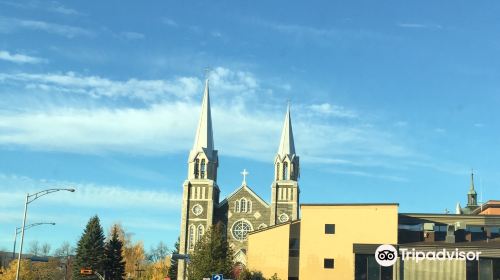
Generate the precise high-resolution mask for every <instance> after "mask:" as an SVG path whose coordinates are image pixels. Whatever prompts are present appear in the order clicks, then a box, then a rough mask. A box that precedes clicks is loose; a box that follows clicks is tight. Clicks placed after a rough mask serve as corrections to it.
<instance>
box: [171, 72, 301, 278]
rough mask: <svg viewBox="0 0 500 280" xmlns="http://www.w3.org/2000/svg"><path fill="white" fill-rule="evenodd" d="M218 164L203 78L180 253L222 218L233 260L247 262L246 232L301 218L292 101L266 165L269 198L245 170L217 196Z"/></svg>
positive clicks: (180, 274)
mask: <svg viewBox="0 0 500 280" xmlns="http://www.w3.org/2000/svg"><path fill="white" fill-rule="evenodd" d="M276 140H278V139H276ZM276 143H278V141H276ZM218 166H219V157H218V153H217V150H216V149H215V145H214V139H213V130H212V116H211V112H210V95H209V82H208V80H206V82H205V89H204V93H203V101H202V105H201V115H200V119H199V123H198V127H197V130H196V136H195V139H194V145H193V148H192V149H191V151H190V153H189V158H188V166H187V170H188V174H187V179H186V181H185V182H184V184H183V195H182V210H181V230H180V247H179V253H180V254H189V253H190V252H191V251H192V250H193V249H194V246H195V244H196V242H197V241H198V240H200V239H201V238H202V236H203V234H204V233H205V231H206V230H208V229H209V228H210V226H212V225H215V224H217V223H219V222H221V223H222V224H223V225H224V228H225V235H226V237H227V240H228V242H229V244H230V246H231V247H232V249H233V251H234V253H235V256H234V257H235V260H236V262H238V263H240V264H242V265H246V263H247V246H248V242H247V235H248V233H249V232H251V231H254V230H257V229H263V228H266V227H268V226H273V225H277V224H280V223H286V222H289V221H293V220H297V219H298V218H299V195H300V189H299V185H298V179H299V176H300V164H299V157H298V156H297V155H296V154H295V145H294V141H293V131H292V120H291V117H290V107H288V109H287V112H286V115H285V122H284V125H283V130H282V133H281V138H280V140H279V146H278V151H277V153H276V156H275V158H274V170H269V172H273V173H274V181H273V182H272V183H271V203H268V202H266V201H265V200H263V199H262V198H261V197H260V196H259V195H258V194H256V193H255V192H254V191H253V190H252V188H251V187H250V186H249V185H247V183H246V180H245V176H246V174H247V173H246V171H244V172H243V176H244V177H243V178H244V179H243V182H242V184H241V186H240V187H239V188H237V189H236V190H235V191H234V192H232V193H231V194H230V195H229V196H228V197H226V198H224V199H222V200H220V192H221V187H220V186H219V185H218V184H217V171H218ZM185 272H186V267H185V261H184V260H179V268H178V278H177V279H179V280H183V279H185Z"/></svg>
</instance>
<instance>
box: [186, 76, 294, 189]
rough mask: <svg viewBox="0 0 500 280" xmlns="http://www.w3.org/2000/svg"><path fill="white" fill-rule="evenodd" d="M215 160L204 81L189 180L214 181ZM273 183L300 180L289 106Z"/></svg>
mask: <svg viewBox="0 0 500 280" xmlns="http://www.w3.org/2000/svg"><path fill="white" fill-rule="evenodd" d="M217 167H218V156H217V150H215V149H214V138H213V129H212V114H211V109H210V91H209V81H208V79H207V80H206V81H205V89H204V92H203V101H202V104H201V114H200V119H199V121H198V127H197V129H196V136H195V139H194V144H193V148H192V149H191V152H190V153H189V174H188V178H189V179H211V180H214V181H215V180H217ZM275 168H276V174H275V181H279V180H292V181H297V180H298V177H299V157H298V156H296V155H295V143H294V140H293V129H292V118H291V116H290V105H288V107H287V110H286V115H285V122H284V124H283V130H282V132H281V138H280V144H279V147H278V153H277V154H276V158H275Z"/></svg>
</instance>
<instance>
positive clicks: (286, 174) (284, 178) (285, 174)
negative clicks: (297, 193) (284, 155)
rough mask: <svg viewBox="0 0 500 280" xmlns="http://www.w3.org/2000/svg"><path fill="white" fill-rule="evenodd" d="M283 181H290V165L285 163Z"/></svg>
mask: <svg viewBox="0 0 500 280" xmlns="http://www.w3.org/2000/svg"><path fill="white" fill-rule="evenodd" d="M283 180H288V163H287V162H286V161H285V162H283Z"/></svg>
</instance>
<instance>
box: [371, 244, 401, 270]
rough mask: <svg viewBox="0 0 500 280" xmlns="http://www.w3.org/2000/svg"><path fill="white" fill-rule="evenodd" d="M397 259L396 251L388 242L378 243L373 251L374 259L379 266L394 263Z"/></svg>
mask: <svg viewBox="0 0 500 280" xmlns="http://www.w3.org/2000/svg"><path fill="white" fill-rule="evenodd" d="M397 259H398V251H397V250H396V248H394V246H392V245H388V244H384V245H380V246H378V248H377V250H376V251H375V260H376V261H377V263H378V264H379V265H381V266H391V265H394V263H395V262H396V261H397Z"/></svg>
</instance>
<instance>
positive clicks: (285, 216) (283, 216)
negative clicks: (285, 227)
mask: <svg viewBox="0 0 500 280" xmlns="http://www.w3.org/2000/svg"><path fill="white" fill-rule="evenodd" d="M279 219H280V222H282V223H284V222H288V215H287V214H285V213H283V214H281V215H280V217H279Z"/></svg>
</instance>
